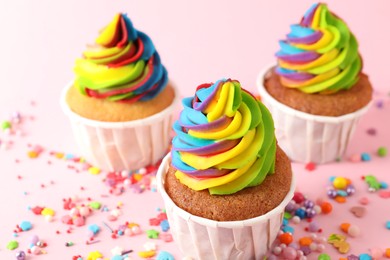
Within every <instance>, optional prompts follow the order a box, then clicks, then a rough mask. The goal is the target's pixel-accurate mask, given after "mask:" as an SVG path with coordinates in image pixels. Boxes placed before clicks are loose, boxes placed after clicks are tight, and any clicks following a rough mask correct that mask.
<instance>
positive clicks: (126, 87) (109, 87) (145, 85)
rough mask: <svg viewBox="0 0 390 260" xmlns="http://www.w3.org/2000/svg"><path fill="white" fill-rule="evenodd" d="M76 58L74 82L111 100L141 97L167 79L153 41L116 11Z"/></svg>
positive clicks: (93, 94)
mask: <svg viewBox="0 0 390 260" xmlns="http://www.w3.org/2000/svg"><path fill="white" fill-rule="evenodd" d="M95 42H96V44H94V45H93V46H88V47H87V50H86V51H84V53H83V57H82V58H80V59H77V60H76V66H75V69H74V71H75V74H76V79H75V83H74V84H75V86H76V87H78V88H79V90H80V92H81V93H82V94H84V95H88V96H90V97H94V98H102V99H107V100H111V101H125V102H135V101H138V100H140V101H145V100H149V99H151V98H153V97H154V96H156V95H157V94H158V93H159V92H160V91H161V90H163V89H164V88H165V86H166V85H167V82H168V77H167V71H166V69H165V68H164V66H163V65H162V64H161V61H160V56H159V55H158V53H157V51H156V49H155V47H154V45H153V42H152V41H151V40H150V38H149V37H148V36H147V35H146V34H144V33H143V32H140V31H137V30H136V29H134V27H133V24H132V23H131V21H130V19H129V18H128V17H127V16H126V15H125V14H117V15H115V17H114V19H113V20H112V21H111V22H110V23H109V24H108V25H107V26H106V27H105V28H104V29H103V30H102V31H101V32H100V35H99V36H98V38H97V39H96V41H95Z"/></svg>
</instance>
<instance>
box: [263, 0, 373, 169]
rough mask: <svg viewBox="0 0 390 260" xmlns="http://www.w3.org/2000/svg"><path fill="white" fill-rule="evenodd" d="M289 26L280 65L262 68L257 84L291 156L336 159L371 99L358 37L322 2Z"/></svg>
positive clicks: (302, 159) (320, 160) (318, 160)
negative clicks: (289, 30)
mask: <svg viewBox="0 0 390 260" xmlns="http://www.w3.org/2000/svg"><path fill="white" fill-rule="evenodd" d="M290 29H291V32H290V33H289V34H287V38H286V39H285V40H281V41H280V42H279V45H280V50H279V51H278V52H277V53H276V57H277V61H278V62H277V65H276V66H274V67H271V68H269V69H266V70H265V71H263V72H261V73H260V75H259V77H258V80H257V85H258V89H259V92H260V95H261V97H262V100H263V102H264V104H265V105H266V106H267V107H268V108H269V109H270V111H271V113H272V115H273V118H274V120H275V128H276V136H277V138H278V141H279V144H280V146H281V147H282V148H283V149H284V150H285V151H286V154H287V155H288V156H289V157H290V159H292V160H294V161H298V162H315V163H325V162H330V161H334V160H336V159H338V158H340V157H341V156H342V155H343V154H344V152H345V150H346V147H347V145H348V142H349V140H350V138H351V136H352V134H353V131H354V129H355V127H356V124H357V122H358V120H359V118H360V117H361V116H362V115H363V114H364V113H365V112H366V111H367V110H368V107H369V104H370V101H371V99H372V91H373V90H372V86H371V84H370V81H369V79H368V77H367V75H366V74H364V73H363V72H362V58H361V56H360V55H359V51H358V42H357V40H356V38H355V36H354V35H353V34H352V33H351V31H350V30H349V28H348V26H347V25H346V24H345V22H344V21H343V20H341V19H340V18H339V17H338V16H336V15H335V14H333V13H332V12H330V11H329V10H328V7H327V5H326V4H323V3H319V4H314V5H312V6H311V7H310V9H309V10H308V11H307V12H306V13H305V15H304V16H303V18H302V19H301V22H300V23H299V24H294V25H292V26H291V27H290Z"/></svg>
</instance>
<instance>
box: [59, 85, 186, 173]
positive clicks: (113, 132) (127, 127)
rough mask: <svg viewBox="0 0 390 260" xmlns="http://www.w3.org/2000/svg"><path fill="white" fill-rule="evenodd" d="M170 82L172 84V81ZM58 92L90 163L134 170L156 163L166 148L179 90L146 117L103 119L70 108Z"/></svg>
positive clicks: (169, 138)
mask: <svg viewBox="0 0 390 260" xmlns="http://www.w3.org/2000/svg"><path fill="white" fill-rule="evenodd" d="M172 85H173V84H172ZM70 87H72V83H70V84H69V85H68V86H67V87H66V88H64V90H63V92H62V96H61V107H62V110H63V111H64V113H65V115H67V116H68V118H69V119H70V122H71V125H72V129H73V134H74V136H75V139H76V143H77V145H78V147H79V149H80V152H81V155H82V156H83V157H84V158H85V159H86V160H87V161H88V162H89V163H91V164H92V165H94V166H97V167H99V168H101V169H104V170H108V171H122V170H135V169H139V168H142V167H144V166H147V165H150V164H155V163H157V162H158V161H159V160H161V158H163V156H164V155H165V154H166V153H167V152H168V149H169V146H170V141H171V136H170V132H171V127H172V122H173V119H174V118H173V117H174V112H175V108H176V107H177V104H178V102H179V94H178V91H177V89H176V88H175V87H174V86H173V89H174V91H175V97H174V100H173V101H172V104H171V105H170V106H169V107H167V108H165V109H164V110H162V111H160V112H159V113H156V114H154V115H152V116H149V117H147V118H143V119H138V120H133V121H128V122H102V121H97V120H91V119H87V118H84V117H82V116H80V115H78V114H76V113H75V112H73V111H72V110H71V109H70V108H69V106H68V104H67V103H66V93H67V91H68V89H69V88H70Z"/></svg>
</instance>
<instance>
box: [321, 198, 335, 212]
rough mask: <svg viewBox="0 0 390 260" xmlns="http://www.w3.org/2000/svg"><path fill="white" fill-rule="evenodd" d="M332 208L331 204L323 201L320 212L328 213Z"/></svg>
mask: <svg viewBox="0 0 390 260" xmlns="http://www.w3.org/2000/svg"><path fill="white" fill-rule="evenodd" d="M332 210H333V206H332V204H330V203H329V202H326V201H324V202H322V203H321V212H322V213H324V214H329V213H330V212H332Z"/></svg>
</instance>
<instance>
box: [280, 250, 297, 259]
mask: <svg viewBox="0 0 390 260" xmlns="http://www.w3.org/2000/svg"><path fill="white" fill-rule="evenodd" d="M283 256H284V257H285V259H287V260H294V259H295V258H296V257H297V251H296V250H295V249H294V248H291V247H286V248H285V249H283Z"/></svg>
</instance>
